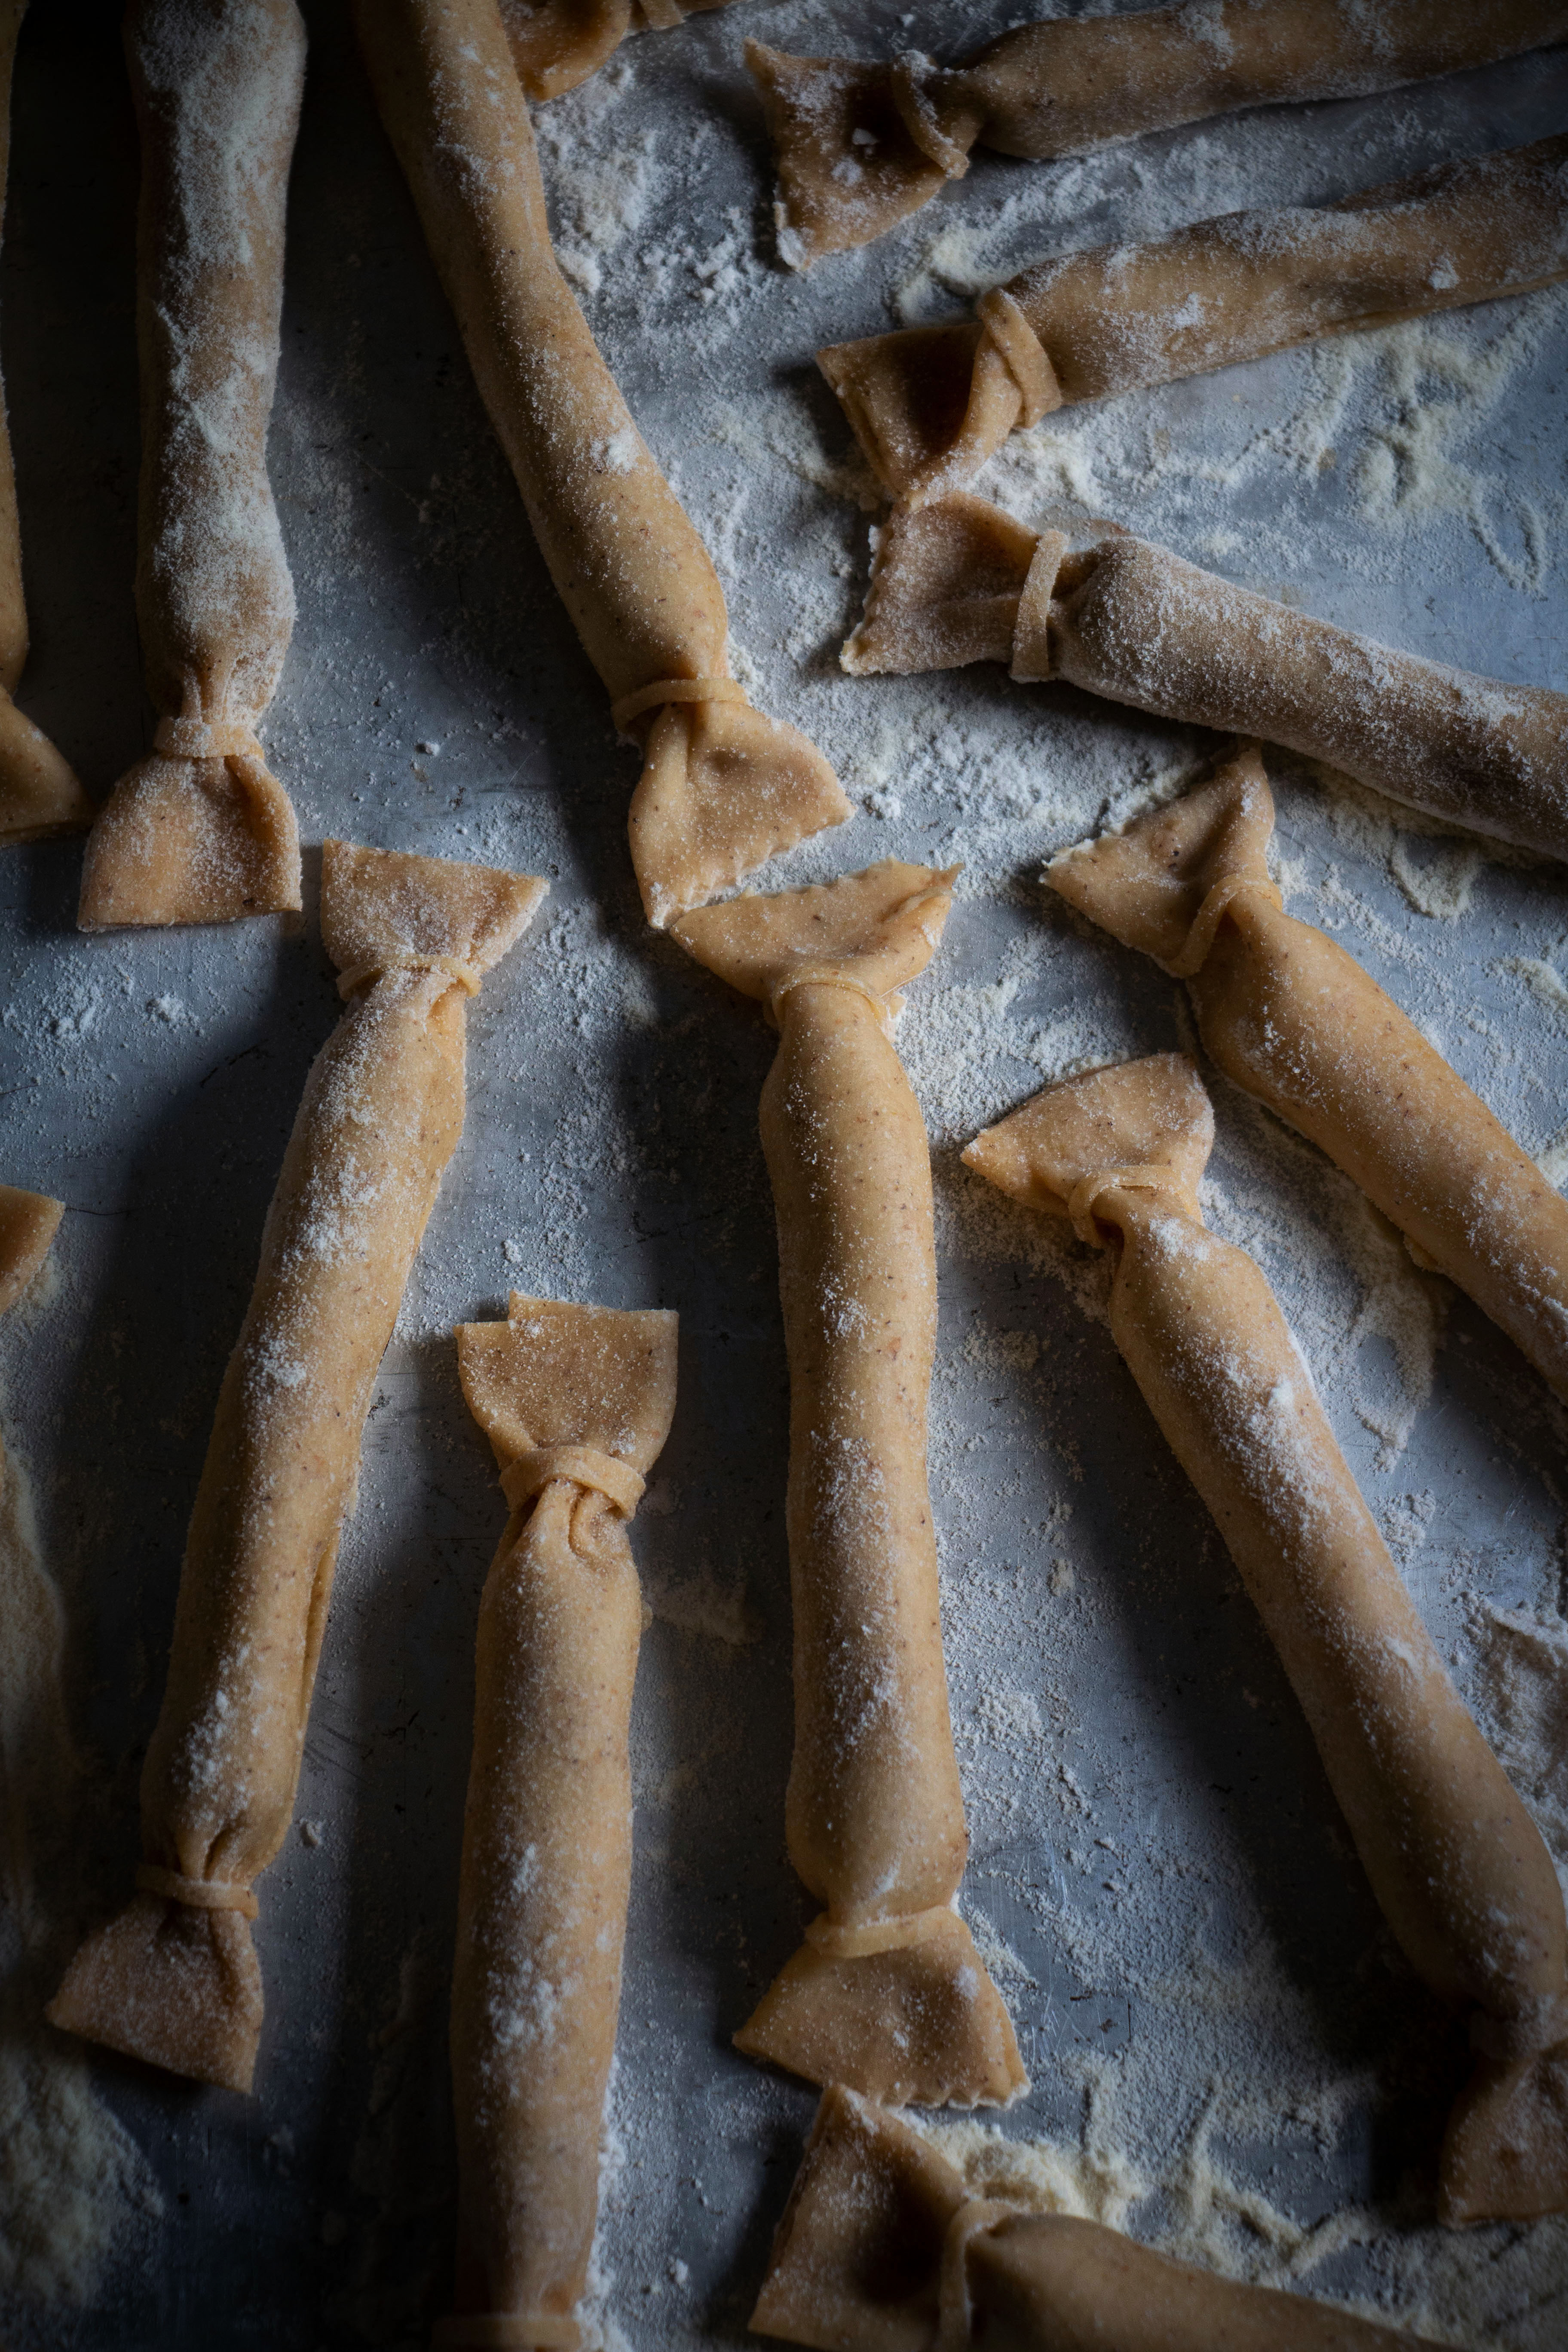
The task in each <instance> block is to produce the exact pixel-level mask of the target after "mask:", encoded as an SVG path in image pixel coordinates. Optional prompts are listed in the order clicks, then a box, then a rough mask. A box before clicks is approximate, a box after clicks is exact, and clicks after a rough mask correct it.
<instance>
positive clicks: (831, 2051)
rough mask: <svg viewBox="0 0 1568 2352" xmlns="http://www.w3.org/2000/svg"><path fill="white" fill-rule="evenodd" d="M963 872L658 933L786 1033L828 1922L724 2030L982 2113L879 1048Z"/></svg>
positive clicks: (997, 2024)
mask: <svg viewBox="0 0 1568 2352" xmlns="http://www.w3.org/2000/svg"><path fill="white" fill-rule="evenodd" d="M951 886H952V874H951V873H946V874H944V873H937V872H934V871H932V870H931V868H930V867H928V866H904V865H900V864H898V863H897V862H895V861H893V860H889V861H887V862H886V863H884V864H882V865H880V866H870V867H869V868H868V870H867V871H866V872H865V873H863V874H853V875H849V876H847V877H845V878H844V879H842V880H840V881H837V882H834V883H830V884H827V885H826V886H825V887H818V888H815V889H809V890H793V891H790V892H787V893H786V894H784V895H783V896H781V897H778V898H735V899H731V901H730V903H729V904H728V905H727V906H723V907H712V908H706V909H705V910H703V911H702V912H701V913H699V914H695V915H689V916H687V917H686V918H685V919H684V920H683V921H682V922H680V923H679V924H677V925H676V926H675V935H676V937H677V938H678V939H679V940H680V943H681V945H682V946H683V947H685V948H686V949H688V950H689V952H690V953H691V954H692V955H694V956H695V957H696V958H697V959H698V961H699V962H700V963H704V964H706V965H707V966H708V969H709V970H710V971H712V972H716V973H717V974H718V976H719V978H720V979H721V980H723V981H727V982H729V984H730V986H731V987H732V988H736V989H739V990H740V991H741V992H742V994H743V995H746V996H751V997H756V998H760V999H761V1001H762V1002H763V1003H764V1004H765V1005H766V1006H767V1007H768V1011H769V1013H770V1016H771V1018H772V1019H773V1022H774V1023H775V1024H776V1025H777V1028H778V1031H779V1050H778V1055H777V1058H776V1060H775V1061H774V1063H773V1068H772V1069H771V1070H770V1072H769V1073H768V1076H767V1080H766V1083H765V1085H764V1087H763V1102H762V1133H763V1151H764V1154H765V1156H766V1159H767V1163H768V1175H769V1178H770V1181H771V1182H772V1185H773V1206H774V1210H775V1212H776V1214H777V1219H778V1236H779V1288H780V1294H781V1297H782V1300H783V1306H784V1337H785V1340H786V1343H787V1346H788V1351H789V1365H790V1462H789V1503H788V1528H789V1549H790V1584H791V1591H792V1594H793V1596H794V1607H795V1760H794V1764H793V1767H792V1769H791V1773H790V1782H789V1794H788V1799H787V1803H786V1811H785V1828H786V1832H787V1835H788V1841H789V1851H790V1855H791V1858H792V1860H793V1861H794V1863H795V1868H796V1870H797V1871H798V1872H799V1873H800V1875H801V1877H802V1878H803V1879H804V1880H805V1885H807V1887H808V1888H809V1889H810V1890H811V1892H812V1894H813V1895H816V1896H817V1897H818V1898H819V1899H820V1900H821V1901H822V1902H823V1903H824V1904H825V1905H826V1909H825V1910H824V1912H823V1913H822V1915H821V1916H820V1917H818V1918H816V1919H815V1920H813V1922H812V1923H811V1925H810V1927H808V1928H807V1929H806V1937H805V1943H804V1944H803V1946H802V1947H801V1948H800V1950H799V1951H798V1952H797V1953H796V1954H795V1957H794V1958H792V1959H791V1960H789V1961H788V1962H787V1963H786V1965H785V1967H784V1969H783V1971H782V1972H781V1974H780V1975H779V1977H778V1978H777V1979H776V1980H775V1982H774V1983H773V1987H772V1989H771V1990H769V1991H768V1993H767V1994H766V1995H765V1996H764V1997H763V2001H762V2003H761V2005H760V2007H759V2008H758V2009H757V2011H756V2012H755V2014H754V2015H753V2016H752V2018H751V2020H750V2021H748V2023H747V2024H746V2026H745V2027H744V2028H743V2030H742V2032H740V2033H738V2034H737V2035H736V2037H735V2039H736V2043H737V2046H738V2047H739V2048H741V2049H742V2050H745V2051H748V2052H749V2053H751V2054H752V2056H754V2057H760V2058H769V2059H772V2060H773V2061H774V2062H775V2063H777V2064H779V2065H781V2066H787V2067H789V2068H790V2069H791V2070H792V2071H793V2072H794V2073H795V2074H805V2075H806V2076H807V2077H808V2078H809V2079H810V2080H811V2081H813V2082H816V2083H828V2082H847V2083H852V2084H854V2085H855V2086H856V2088H857V2089H859V2090H864V2091H866V2092H868V2093H869V2094H870V2095H873V2096H876V2097H879V2098H885V2099H889V2100H891V2101H894V2102H897V2103H901V2102H903V2101H905V2100H910V2099H914V2100H919V2101H920V2102H921V2104H922V2105H938V2104H940V2103H942V2102H943V2101H947V2100H952V2101H954V2102H956V2103H957V2104H959V2105H966V2106H973V2105H975V2104H976V2103H977V2102H981V2101H984V2102H987V2103H990V2102H994V2101H1001V2100H1005V2099H1007V2098H1009V2097H1011V2096H1012V2095H1013V2094H1014V2093H1015V2092H1016V2091H1017V2090H1019V2089H1021V2088H1022V2086H1023V2081H1024V2075H1023V2069H1022V2067H1021V2065H1020V2063H1019V2061H1018V2053H1017V2046H1016V2042H1015V2041H1014V2038H1013V2029H1012V2026H1011V2024H1010V2023H1009V2021H1008V2019H1007V2013H1006V2011H1005V2009H1004V2008H1003V2006H1002V2003H1001V2000H999V1999H998V1997H997V1994H996V1991H995V1990H994V1987H993V1985H992V1983H991V1980H990V1979H989V1978H988V1977H987V1975H986V1973H985V1970H984V1968H983V1967H982V1965H981V1962H980V1958H979V1956H978V1955H977V1953H976V1952H975V1949H974V1947H973V1943H972V1941H971V1939H970V1935H969V1930H968V1928H967V1927H965V1926H964V1924H963V1920H962V1919H961V1918H960V1916H959V1915H958V1913H957V1911H956V1909H955V1908H954V1907H953V1898H954V1896H955V1895H956V1893H957V1890H958V1885H959V1881H960V1879H961V1878H962V1876H963V1863H964V1855H965V1852H966V1848H967V1833H966V1832H965V1828H964V1821H963V1793H962V1791H961V1790H960V1788H959V1781H958V1766H957V1763H956V1761H955V1759H954V1757H953V1751H952V1727H951V1724H950V1721H949V1717H948V1706H947V1675H946V1670H945V1667H944V1665H943V1662H942V1613H941V1603H940V1599H939V1595H938V1590H937V1558H936V1537H935V1531H934V1528H933V1527H932V1522H931V1497H930V1495H929V1493H928V1491H927V1486H926V1461H925V1449H926V1405H927V1397H928V1392H929V1390H930V1385H931V1354H932V1348H933V1345H934V1341H935V1331H936V1254H935V1244H934V1239H933V1234H932V1220H931V1163H930V1154H929V1150H928V1147H927V1144H926V1136H925V1129H924V1127H923V1125H922V1123H921V1114H920V1107H919V1105H918V1104H917V1103H916V1101H915V1098H914V1095H913V1093H912V1092H911V1090H910V1083H909V1080H908V1079H907V1078H906V1076H904V1070H903V1065H902V1064H901V1062H900V1059H899V1056H898V1052H897V1049H896V1048H895V1046H894V1045H893V1043H892V1039H891V1037H890V1035H889V1013H890V1012H891V1011H892V1010H895V1009H896V1007H897V1003H898V1001H899V1000H898V999H897V998H896V997H895V996H894V994H893V992H894V991H895V990H896V989H898V988H899V987H900V986H901V985H902V984H903V983H904V982H907V981H910V980H913V979H914V978H915V976H916V975H917V973H919V972H921V971H924V969H925V967H926V965H927V963H928V962H929V961H931V956H932V955H933V954H934V953H935V951H936V948H937V946H938V943H939V942H940V940H941V938H942V926H943V924H944V922H945V921H946V919H947V911H948V908H949V905H950V904H951V899H952V888H951Z"/></svg>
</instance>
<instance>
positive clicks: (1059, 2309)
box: [752, 2084, 1427, 2352]
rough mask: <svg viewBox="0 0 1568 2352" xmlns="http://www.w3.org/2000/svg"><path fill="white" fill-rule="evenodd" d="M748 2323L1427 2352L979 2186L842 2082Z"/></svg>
mask: <svg viewBox="0 0 1568 2352" xmlns="http://www.w3.org/2000/svg"><path fill="white" fill-rule="evenodd" d="M752 2328H753V2329H754V2331H755V2332H756V2334H757V2335H759V2336H783V2337H784V2341H785V2342H786V2343H790V2344H811V2345H816V2346H818V2347H821V2352H963V2347H965V2346H967V2345H971V2344H976V2345H978V2344H984V2345H986V2346H992V2347H997V2352H1091V2347H1092V2352H1419V2347H1421V2346H1422V2345H1423V2344H1425V2343H1426V2340H1427V2339H1426V2338H1425V2337H1423V2336H1407V2335H1405V2333H1403V2331H1401V2330H1400V2329H1397V2328H1391V2327H1379V2326H1375V2325H1374V2324H1373V2322H1371V2321H1369V2320H1365V2319H1356V2318H1352V2315H1350V2314H1349V2313H1348V2312H1343V2311H1335V2310H1333V2309H1332V2308H1331V2306H1330V2305H1325V2304H1319V2303H1311V2302H1309V2301H1308V2300H1307V2298H1306V2297H1305V2296H1304V2295H1299V2294H1278V2293H1277V2292H1276V2291H1275V2290H1274V2289H1273V2288H1272V2287H1261V2286H1243V2285H1241V2284H1240V2283H1239V2282H1238V2281H1237V2280H1235V2279H1226V2278H1218V2277H1215V2274H1214V2273H1212V2272H1208V2271H1200V2270H1195V2269H1194V2268H1193V2267H1192V2266H1191V2265H1190V2264H1189V2263H1178V2262H1173V2261H1172V2259H1171V2257H1170V2256H1169V2255H1168V2254H1157V2253H1155V2252H1153V2250H1152V2248H1151V2247H1149V2246H1141V2245H1139V2244H1138V2243H1137V2242H1136V2241H1135V2240H1133V2239H1131V2238H1126V2237H1123V2236H1122V2234H1121V2231H1119V2230H1108V2229H1106V2228H1105V2227H1103V2225H1102V2224H1101V2223H1100V2222H1098V2221H1079V2220H1078V2219H1077V2218H1076V2217H1073V2216H1069V2215H1067V2214H1060V2213H1039V2212H1026V2211H1022V2210H1020V2209H1019V2208H1018V2207H1017V2206H1016V2205H1011V2204H1007V2203H1005V2202H993V2201H991V2200H982V2199H979V2198H975V2197H972V2196H971V2195H970V2193H969V2190H968V2189H967V2188H966V2187H965V2185H964V2181H963V2175H962V2174H961V2173H960V2172H958V2171H957V2170H956V2169H955V2168H954V2167H953V2166H952V2165H951V2164H949V2163H948V2161H947V2159H946V2158H945V2157H944V2156H942V2153H941V2152H940V2150H939V2149H938V2148H936V2147H933V2146H932V2145H931V2141H930V2140H927V2139H922V2138H921V2137H920V2136H919V2134H918V2133H916V2132H912V2131H911V2130H910V2127H909V2126H908V2124H906V2123H902V2122H900V2119H899V2118H898V2116H890V2115H889V2114H887V2113H886V2112H885V2111H884V2110H883V2109H881V2108H879V2107H876V2106H873V2105H871V2104H870V2103H869V2101H868V2100H865V2099H859V2098H857V2097H856V2095H855V2094H854V2092H853V2091H847V2090H845V2089H844V2088H842V2086H840V2085H837V2084H836V2085H835V2086H834V2087H833V2088H832V2089H830V2090H828V2091H827V2092H826V2094H825V2095H824V2097H823V2100H822V2104H821V2105H820V2106H819V2107H818V2108H817V2111H816V2123H815V2124H814V2125H813V2126H812V2132H811V2137H810V2139H809V2140H808V2141H807V2142H806V2148H805V2158H804V2160H803V2162H802V2164H801V2168H800V2170H799V2172H798V2173H797V2174H796V2176H795V2188H794V2189H793V2190H792V2192H791V2195H790V2200H789V2203H788V2205H787V2206H786V2208H785V2210H784V2218H783V2220H782V2221H780V2223H779V2226H778V2231H777V2234H776V2235H775V2237H774V2239H773V2253H772V2256H771V2258H770V2260H769V2263H768V2273H767V2276H766V2278H765V2279H764V2280H763V2291H762V2294H760V2296H759V2297H758V2299H757V2307H756V2309H755V2310H754V2311H753V2312H752Z"/></svg>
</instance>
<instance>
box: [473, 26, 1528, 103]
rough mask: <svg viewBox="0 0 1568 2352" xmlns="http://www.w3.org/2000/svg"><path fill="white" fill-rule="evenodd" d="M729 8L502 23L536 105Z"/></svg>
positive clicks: (527, 89) (515, 59)
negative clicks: (710, 12)
mask: <svg viewBox="0 0 1568 2352" xmlns="http://www.w3.org/2000/svg"><path fill="white" fill-rule="evenodd" d="M727 5H728V0H500V20H501V23H502V24H503V25H504V26H505V27H506V37H507V39H508V41H509V42H510V44H511V56H512V63H513V65H514V66H515V67H516V68H517V78H518V79H519V81H521V84H522V87H523V89H524V90H525V92H526V93H527V95H528V96H529V97H530V98H531V99H532V100H533V101H534V103H535V104H536V105H537V104H538V103H539V101H540V100H542V99H547V98H562V97H563V96H564V95H565V93H566V92H567V90H569V89H576V87H577V85H578V83H579V82H580V81H586V80H587V79H588V77H589V75H590V74H595V73H597V72H598V70H599V68H600V67H601V66H602V65H605V64H607V63H608V61H609V59H610V58H613V57H614V55H615V53H616V50H617V49H618V48H619V47H620V46H621V43H622V42H623V41H624V40H625V39H626V36H627V35H628V33H642V32H648V31H653V32H658V33H668V32H671V31H673V29H674V27H675V26H677V25H680V24H684V23H685V21H686V19H687V17H688V16H700V15H701V14H703V12H704V11H705V10H707V9H710V8H722V7H725V6H727ZM1521 46H1522V45H1521Z"/></svg>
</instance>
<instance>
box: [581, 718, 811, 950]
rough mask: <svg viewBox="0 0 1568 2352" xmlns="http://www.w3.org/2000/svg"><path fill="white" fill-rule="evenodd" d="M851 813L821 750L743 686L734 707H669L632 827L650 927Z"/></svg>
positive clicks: (651, 747)
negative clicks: (755, 705) (760, 706)
mask: <svg viewBox="0 0 1568 2352" xmlns="http://www.w3.org/2000/svg"><path fill="white" fill-rule="evenodd" d="M726 683H727V681H726ZM852 814H854V812H853V811H852V809H851V808H850V805H849V803H848V802H847V800H846V798H845V796H844V793H843V789H842V787H841V786H840V784H839V782H838V779H837V776H836V775H835V774H834V772H833V770H832V769H831V767H830V766H829V765H828V763H827V761H826V760H825V759H824V758H823V756H822V753H821V752H820V751H818V750H817V748H816V744H815V743H813V742H812V741H810V740H809V739H808V738H807V737H806V736H805V735H803V734H801V733H800V731H799V730H798V729H796V728H794V727H789V726H786V725H785V724H784V721H783V720H782V719H769V718H767V717H765V716H764V715H763V712H762V711H760V710H753V709H752V706H751V704H750V703H749V702H748V701H746V699H745V698H744V697H743V695H742V694H741V692H740V689H739V688H735V689H734V698H733V699H725V700H719V699H714V700H710V701H701V702H698V701H692V702H668V703H666V704H665V706H664V708H663V709H661V710H660V711H659V713H658V717H657V718H656V719H655V720H654V722H653V727H652V730H651V732H650V733H649V735H648V739H647V750H646V753H645V756H644V761H643V772H642V775H641V777H640V778H639V779H638V782H637V790H636V792H635V793H634V794H633V796H632V805H631V813H630V815H629V817H628V820H627V827H626V829H627V833H628V835H629V837H630V842H631V852H632V865H633V866H634V868H635V869H636V872H637V887H638V888H639V890H640V891H641V892H642V901H643V908H644V911H645V912H646V914H647V919H648V921H649V922H650V923H652V924H653V925H654V927H655V928H656V929H659V930H662V929H664V928H665V927H666V925H667V924H668V923H669V922H670V921H671V920H672V919H673V918H674V917H676V916H677V915H682V914H685V913H686V912H687V911H688V910H689V908H693V907H700V906H704V905H706V904H707V902H708V900H709V899H710V898H716V897H717V896H718V894H719V892H720V891H721V890H727V889H729V888H731V887H732V885H733V884H735V883H737V882H739V881H741V880H742V877H744V876H746V875H747V874H750V873H752V871H753V869H754V868H755V867H757V866H762V865H764V864H765V863H766V861H767V860H768V859H769V858H770V857H776V856H778V855H779V854H780V853H781V852H782V851H784V850H786V849H794V848H795V845H797V843H800V842H802V841H805V840H807V839H809V837H810V836H811V835H813V834H814V833H821V832H823V831H824V830H825V829H826V827H827V826H829V825H835V824H843V823H844V821H845V819H846V817H847V816H850V815H852Z"/></svg>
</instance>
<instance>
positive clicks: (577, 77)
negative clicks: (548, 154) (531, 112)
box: [500, 0, 727, 100]
mask: <svg viewBox="0 0 1568 2352" xmlns="http://www.w3.org/2000/svg"><path fill="white" fill-rule="evenodd" d="M725 5H727V0H500V20H501V23H502V24H503V25H504V26H505V27H506V37H507V39H508V40H509V41H510V44H511V54H512V61H513V63H514V64H515V66H516V68H517V75H518V79H519V80H520V81H521V84H522V86H523V89H525V90H526V91H527V93H528V95H529V97H530V98H531V99H533V100H540V99H545V98H561V97H563V95H564V94H565V92H566V91H567V90H569V89H576V87H577V85H578V83H579V82H580V81H586V80H587V79H588V76H589V75H590V74H591V73H597V72H598V70H599V68H600V67H601V66H602V65H603V64H605V61H606V59H607V58H612V57H614V55H615V53H616V50H617V49H618V48H619V47H620V46H621V43H622V42H623V41H624V40H625V39H626V36H627V34H628V33H641V32H645V31H647V30H650V29H651V30H652V31H655V32H660V33H668V32H670V31H672V30H673V28H674V27H675V26H677V25H680V24H683V23H684V22H685V20H686V18H687V17H688V16H700V14H701V13H702V11H703V10H705V9H708V8H722V7H724V6H725Z"/></svg>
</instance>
